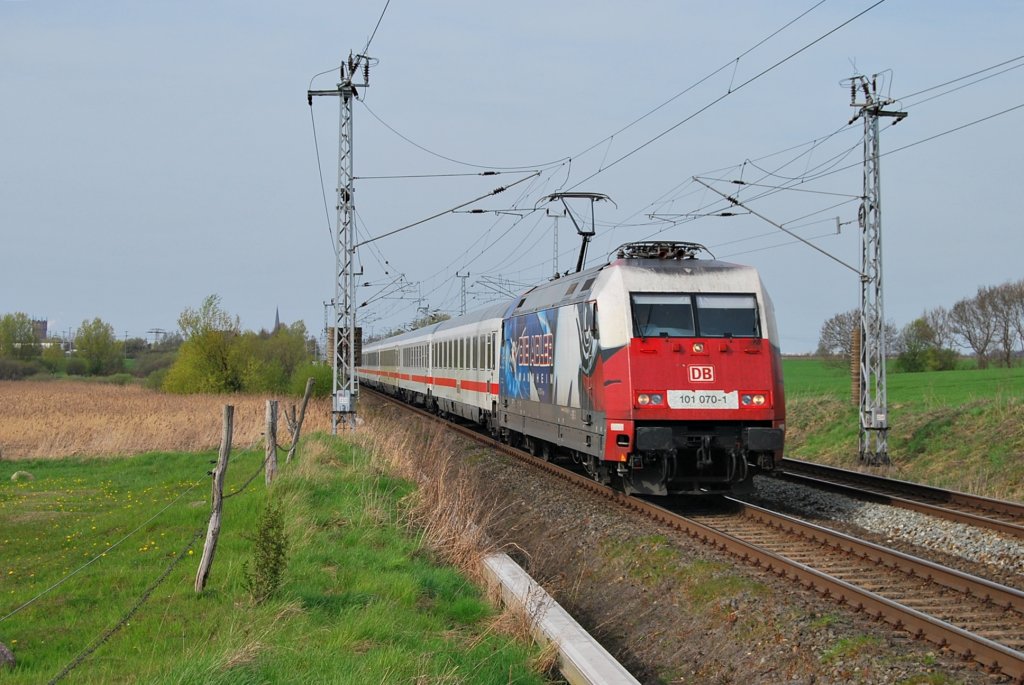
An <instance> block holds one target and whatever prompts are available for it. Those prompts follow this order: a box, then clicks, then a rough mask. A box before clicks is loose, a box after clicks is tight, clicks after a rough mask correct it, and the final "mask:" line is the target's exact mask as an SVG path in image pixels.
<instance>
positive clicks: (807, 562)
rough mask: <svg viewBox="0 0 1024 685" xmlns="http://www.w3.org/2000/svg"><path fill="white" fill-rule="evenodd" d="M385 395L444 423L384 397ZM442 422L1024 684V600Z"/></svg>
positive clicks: (756, 510) (918, 562)
mask: <svg viewBox="0 0 1024 685" xmlns="http://www.w3.org/2000/svg"><path fill="white" fill-rule="evenodd" d="M375 394H376V393H375ZM380 397H382V398H384V399H387V400H389V401H393V402H395V403H396V404H399V405H400V406H402V407H405V408H406V409H408V410H410V411H413V412H416V413H419V414H420V415H422V416H424V417H426V418H429V419H431V420H435V421H441V419H437V417H435V416H433V415H432V414H429V413H427V412H424V411H421V410H419V409H415V408H412V407H409V406H408V405H405V404H402V403H400V402H397V401H396V400H393V399H392V398H390V397H387V396H385V395H380ZM443 423H444V424H445V425H448V426H450V427H451V428H452V429H453V430H455V431H457V432H459V433H461V434H463V435H465V436H467V437H470V438H472V439H473V440H476V441H479V442H483V443H485V444H487V445H489V446H491V447H493V448H494V449H497V450H499V451H501V452H503V453H504V454H507V455H509V456H512V457H514V458H516V459H519V460H521V461H523V462H525V463H527V464H529V465H531V466H533V467H535V468H538V469H541V470H543V471H546V472H548V473H551V474H552V475H555V476H557V477H559V478H562V479H563V480H566V481H569V482H571V483H573V484H575V485H578V486H580V487H582V488H584V489H587V490H589V491H591V492H593V493H596V494H598V495H600V496H602V497H604V498H605V499H607V500H609V501H610V502H613V503H615V504H617V505H619V506H622V507H624V508H626V509H629V510H631V511H633V512H637V513H640V514H643V515H645V516H647V517H648V518H650V519H652V520H654V521H655V522H658V523H660V524H662V525H666V526H668V527H671V528H673V529H675V530H677V531H679V532H682V533H685V534H687V535H689V536H690V537H692V538H694V539H696V540H698V541H700V542H702V543H704V544H708V545H711V546H714V547H716V548H717V549H720V550H722V551H725V552H728V553H729V554H731V555H733V556H735V557H737V558H738V559H740V560H741V561H743V562H744V563H746V564H749V565H752V566H755V567H757V568H760V569H763V570H765V571H769V572H771V573H774V574H775V575H777V576H779V577H782V578H785V579H787V580H790V581H792V582H795V583H799V584H800V585H802V586H803V587H806V588H809V589H812V590H815V591H816V592H818V593H819V594H821V595H822V596H824V597H827V598H829V599H830V600H832V601H836V602H838V603H839V604H842V605H845V606H848V607H850V608H851V609H852V610H854V611H857V612H863V613H865V614H867V615H869V616H871V617H872V618H874V619H877V620H883V621H885V622H887V623H889V624H890V625H892V626H894V627H896V628H898V629H901V630H904V631H906V632H908V633H909V634H911V635H913V636H914V637H916V638H918V639H923V640H927V641H929V642H931V643H933V644H936V645H938V646H940V647H942V648H944V649H949V650H952V651H953V652H955V653H957V654H959V655H961V656H963V657H965V658H969V659H973V660H975V661H977V662H978V663H980V664H982V665H983V666H985V667H986V668H987V669H989V670H990V671H992V672H995V673H1001V674H1003V675H1006V676H1009V677H1010V678H1012V679H1013V681H1014V682H1017V683H1020V684H1022V685H1024V592H1021V591H1019V590H1015V589H1012V588H1007V587H1004V586H1001V585H998V584H996V583H993V582H991V581H988V580H985V579H983V578H978V577H974V576H970V575H968V574H966V573H962V572H960V571H956V570H952V569H948V568H945V567H942V566H939V565H938V564H934V563H932V562H930V561H927V560H924V559H920V558H917V557H913V556H910V555H907V554H903V553H901V552H897V551H894V550H889V549H886V548H883V547H881V546H879V545H875V544H873V543H870V542H865V541H861V540H857V539H855V538H853V537H850V536H847V535H844V534H841V533H836V532H834V531H830V530H828V529H826V528H822V527H820V526H816V525H814V524H810V523H805V522H802V521H799V520H797V519H793V518H791V517H788V516H785V515H782V514H778V513H773V512H770V511H768V510H766V509H762V508H760V507H756V506H754V505H750V504H746V503H743V502H740V501H738V500H730V505H731V507H732V508H733V511H731V512H729V513H727V514H722V513H714V514H707V513H705V514H701V515H698V516H683V515H680V514H678V513H676V512H674V511H671V510H670V509H668V508H665V507H662V506H659V505H657V504H654V503H652V502H649V501H645V500H642V499H639V498H636V497H629V496H627V495H624V494H623V493H621V492H619V491H616V490H613V489H612V488H609V487H607V486H604V485H600V484H598V483H596V482H594V481H593V480H591V479H590V478H588V477H586V476H584V475H582V474H579V473H574V472H572V471H569V470H566V469H564V468H561V467H559V466H556V465H554V464H552V463H549V462H546V461H543V460H541V459H538V458H537V457H534V456H532V455H530V454H528V453H526V452H522V451H520V450H518V449H514V448H512V447H509V446H508V445H505V444H502V443H500V442H497V441H495V440H492V439H490V438H489V437H486V436H483V435H481V434H480V433H478V432H476V431H475V430H473V429H471V428H468V427H465V426H459V425H457V424H452V423H450V422H447V421H443Z"/></svg>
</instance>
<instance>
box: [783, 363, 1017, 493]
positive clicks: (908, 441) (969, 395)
mask: <svg viewBox="0 0 1024 685" xmlns="http://www.w3.org/2000/svg"><path fill="white" fill-rule="evenodd" d="M783 373H784V375H785V386H786V401H787V421H786V423H787V428H788V431H787V448H786V454H787V456H790V457H794V458H798V459H808V460H812V461H820V462H824V463H830V464H835V465H838V466H845V467H851V466H856V465H857V451H858V447H857V435H858V423H857V406H856V405H855V404H854V402H853V400H852V399H851V391H850V388H851V385H850V372H849V369H848V368H844V367H838V366H829V365H827V364H825V363H824V362H822V361H820V360H817V359H804V358H800V359H785V360H784V361H783ZM887 381H888V382H887V394H888V403H889V453H890V456H891V458H892V460H893V466H892V468H891V469H890V471H891V473H890V474H889V475H891V476H893V477H897V478H904V479H907V480H913V481H920V482H924V483H930V484H933V485H936V486H939V487H949V488H953V489H957V490H965V491H969V492H977V493H979V494H988V495H991V496H994V497H1000V498H1006V499H1013V500H1024V428H1022V426H1024V367H1015V368H1010V369H1005V368H989V369H985V370H978V369H971V368H965V369H958V370H955V371H932V372H922V373H893V372H892V371H891V369H890V370H889V373H887Z"/></svg>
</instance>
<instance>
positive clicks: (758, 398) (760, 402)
mask: <svg viewBox="0 0 1024 685" xmlns="http://www.w3.org/2000/svg"><path fill="white" fill-rule="evenodd" d="M767 401H768V398H766V397H765V396H764V395H754V406H755V407H761V406H764V404H765V402H767Z"/></svg>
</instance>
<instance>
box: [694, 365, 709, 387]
mask: <svg viewBox="0 0 1024 685" xmlns="http://www.w3.org/2000/svg"><path fill="white" fill-rule="evenodd" d="M689 371H690V381H691V382H692V383H714V382H715V367H713V366H697V365H691V366H690V367H689Z"/></svg>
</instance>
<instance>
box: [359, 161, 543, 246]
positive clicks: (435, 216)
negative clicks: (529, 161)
mask: <svg viewBox="0 0 1024 685" xmlns="http://www.w3.org/2000/svg"><path fill="white" fill-rule="evenodd" d="M539 175H540V172H539V171H538V172H535V173H532V174H530V175H529V176H527V177H526V178H521V179H519V180H518V181H514V182H513V183H509V184H508V185H507V186H498V187H497V188H495V189H494V190H492V191H491V192H489V193H485V194H483V195H481V196H479V197H475V198H473V199H472V200H469V201H468V202H463V203H462V204H460V205H456V206H454V207H452V208H451V209H446V210H444V211H443V212H438V213H437V214H432V215H431V216H428V217H426V218H425V219H420V220H419V221H414V222H412V223H411V224H407V225H405V226H402V227H401V228H396V229H394V230H393V231H388V232H387V233H383V234H381V235H379V236H377V237H376V238H368V239H366V240H364V241H363V242H361V243H356V244H355V245H353V246H352V249H353V250H354V249H356V248H358V247H362V246H363V245H366V244H367V243H371V242H373V241H375V240H380V239H381V238H387V237H388V236H392V235H395V234H396V233H401V232H402V231H406V230H408V229H410V228H413V227H415V226H419V225H420V224H425V223H426V222H428V221H432V220H434V219H436V218H438V217H441V216H444V215H445V214H451V213H452V212H454V211H455V210H456V209H462V208H463V207H466V206H468V205H471V204H473V203H474V202H479V201H480V200H483V199H485V198H488V197H491V196H492V195H497V194H498V193H501V192H504V191H506V190H508V189H509V188H511V187H513V186H517V185H519V184H520V183H522V182H523V181H527V180H529V179H531V178H533V177H535V176H539Z"/></svg>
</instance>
